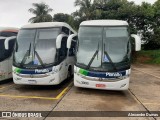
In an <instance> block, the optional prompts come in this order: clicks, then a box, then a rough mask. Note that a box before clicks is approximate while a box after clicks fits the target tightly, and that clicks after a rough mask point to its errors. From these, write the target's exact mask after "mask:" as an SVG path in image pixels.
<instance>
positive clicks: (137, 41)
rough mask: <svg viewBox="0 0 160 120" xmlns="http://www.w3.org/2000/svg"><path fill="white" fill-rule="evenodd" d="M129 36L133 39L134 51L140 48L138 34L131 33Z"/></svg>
mask: <svg viewBox="0 0 160 120" xmlns="http://www.w3.org/2000/svg"><path fill="white" fill-rule="evenodd" d="M131 37H133V38H134V39H135V51H140V50H141V38H140V36H138V35H135V34H131Z"/></svg>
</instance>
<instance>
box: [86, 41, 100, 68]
mask: <svg viewBox="0 0 160 120" xmlns="http://www.w3.org/2000/svg"><path fill="white" fill-rule="evenodd" d="M98 52H99V43H98V49H97V50H96V52H95V53H94V55H93V56H92V58H91V60H90V61H89V63H88V65H87V67H86V68H87V69H89V68H90V66H91V64H92V62H93V60H94V59H95V57H96V55H97V59H98Z"/></svg>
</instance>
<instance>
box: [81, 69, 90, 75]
mask: <svg viewBox="0 0 160 120" xmlns="http://www.w3.org/2000/svg"><path fill="white" fill-rule="evenodd" d="M79 73H80V74H82V75H85V76H87V75H88V71H87V70H84V69H80V70H79Z"/></svg>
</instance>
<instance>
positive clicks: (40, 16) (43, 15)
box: [28, 2, 52, 23]
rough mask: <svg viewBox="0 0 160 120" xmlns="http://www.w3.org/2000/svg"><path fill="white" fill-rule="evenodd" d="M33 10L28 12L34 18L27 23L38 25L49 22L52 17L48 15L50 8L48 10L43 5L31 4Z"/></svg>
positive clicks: (47, 7)
mask: <svg viewBox="0 0 160 120" xmlns="http://www.w3.org/2000/svg"><path fill="white" fill-rule="evenodd" d="M32 5H33V7H34V8H30V9H29V10H28V11H29V12H30V13H32V14H34V15H35V17H32V18H30V19H29V22H31V23H39V22H51V21H52V16H51V15H50V14H49V12H51V11H52V9H51V8H49V6H48V5H46V4H45V3H43V2H42V3H33V4H32Z"/></svg>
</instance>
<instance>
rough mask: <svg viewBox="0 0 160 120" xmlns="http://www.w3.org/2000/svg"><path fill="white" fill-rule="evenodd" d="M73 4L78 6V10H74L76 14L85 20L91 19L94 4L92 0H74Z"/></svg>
mask: <svg viewBox="0 0 160 120" xmlns="http://www.w3.org/2000/svg"><path fill="white" fill-rule="evenodd" d="M74 5H75V6H79V7H80V9H79V11H77V12H76V13H77V16H79V17H83V18H85V19H86V20H90V19H93V17H92V16H93V15H94V6H93V5H92V0H76V1H75V3H74Z"/></svg>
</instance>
